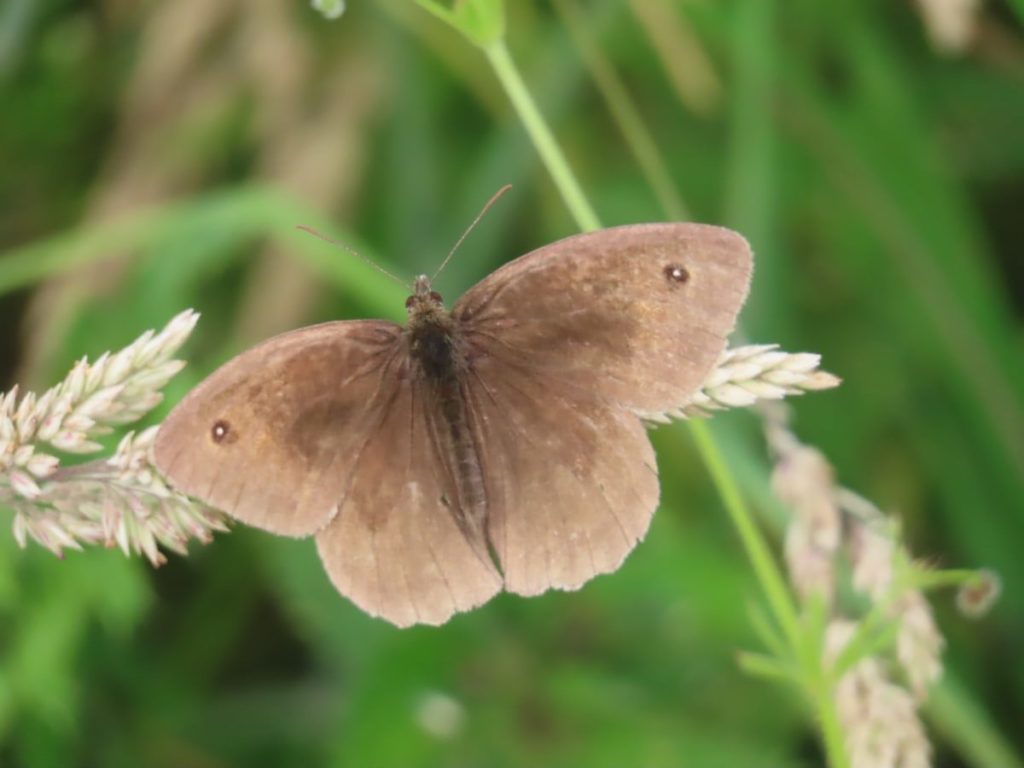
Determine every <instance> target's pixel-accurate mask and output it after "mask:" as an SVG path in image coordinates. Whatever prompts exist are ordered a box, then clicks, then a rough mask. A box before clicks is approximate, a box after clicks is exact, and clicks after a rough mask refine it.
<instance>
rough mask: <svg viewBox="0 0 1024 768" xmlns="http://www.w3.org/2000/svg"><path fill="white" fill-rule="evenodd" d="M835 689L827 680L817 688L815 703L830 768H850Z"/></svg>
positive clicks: (822, 681) (821, 682)
mask: <svg viewBox="0 0 1024 768" xmlns="http://www.w3.org/2000/svg"><path fill="white" fill-rule="evenodd" d="M834 692H835V691H834V687H833V686H832V685H831V684H830V683H828V682H827V681H825V680H821V681H820V682H819V684H818V685H817V686H815V696H814V699H815V701H814V703H815V705H816V707H817V710H818V723H819V725H820V727H821V740H822V743H823V744H824V745H825V756H826V758H827V759H828V765H829V768H850V756H849V753H848V752H847V751H846V741H845V739H844V738H843V726H842V725H841V724H840V722H839V713H838V712H837V711H836V705H835V696H834V695H833V694H834Z"/></svg>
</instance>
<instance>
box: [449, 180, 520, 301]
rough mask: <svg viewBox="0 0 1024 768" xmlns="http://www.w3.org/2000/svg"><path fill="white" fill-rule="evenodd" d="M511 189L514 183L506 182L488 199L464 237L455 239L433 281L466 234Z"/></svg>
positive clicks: (464, 234) (463, 235)
mask: <svg viewBox="0 0 1024 768" xmlns="http://www.w3.org/2000/svg"><path fill="white" fill-rule="evenodd" d="M510 189H512V185H511V184H506V185H505V186H504V187H502V188H501V189H499V190H498V191H497V192H495V193H494V194H493V195H492V196H491V199H490V200H488V201H487V204H486V205H484V207H483V208H482V209H481V211H480V213H478V214H477V215H476V218H475V219H473V223H472V224H470V225H469V226H468V227H466V231H465V232H463V233H462V237H460V238H459V239H458V240H456V241H455V245H453V246H452V249H451V250H450V251H448V255H447V256H445V257H444V261H442V262H441V266H440V267H438V268H437V271H436V272H434V276H433V277H431V278H430V279H431V280H432V281H433V280H435V279H437V276H438V275H439V274H441V270H442V269H444V268H445V265H447V264H448V262H449V261H451V258H452V256H454V255H455V252H456V251H457V250H459V246H460V245H462V241H463V240H465V239H466V235H468V234H469V233H470V232H472V231H473V229H474V228H475V227H476V225H477V224H479V223H480V219H482V218H483V217H484V214H485V213H487V211H489V210H490V208H491V206H492V205H494V204H495V203H496V202H498V198H499V197H501V196H502V195H504V194H505V193H506V192H508V191H509V190H510Z"/></svg>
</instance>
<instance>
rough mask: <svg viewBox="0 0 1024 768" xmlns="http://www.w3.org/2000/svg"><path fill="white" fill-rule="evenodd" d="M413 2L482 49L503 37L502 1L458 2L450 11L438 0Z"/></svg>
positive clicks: (503, 3)
mask: <svg viewBox="0 0 1024 768" xmlns="http://www.w3.org/2000/svg"><path fill="white" fill-rule="evenodd" d="M416 3H417V5H419V6H420V7H421V8H423V9H424V10H425V11H428V12H429V13H431V14H433V15H434V16H435V17H437V18H439V19H441V21H443V22H445V23H446V24H448V25H450V26H451V27H453V28H454V29H456V30H457V31H458V32H461V33H462V34H463V35H465V36H466V38H467V39H468V40H469V41H470V42H471V43H473V45H477V46H479V47H481V48H486V47H488V46H489V45H491V44H492V43H495V42H497V41H498V40H500V39H501V38H502V37H504V35H505V2H504V0H457V1H456V3H455V5H454V6H453V7H451V8H449V7H448V6H445V5H442V4H441V3H439V2H437V0H416Z"/></svg>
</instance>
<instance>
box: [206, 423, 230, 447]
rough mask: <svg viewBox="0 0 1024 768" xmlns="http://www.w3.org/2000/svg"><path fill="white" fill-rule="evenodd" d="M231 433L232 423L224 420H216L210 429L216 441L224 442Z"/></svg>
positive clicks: (211, 435)
mask: <svg viewBox="0 0 1024 768" xmlns="http://www.w3.org/2000/svg"><path fill="white" fill-rule="evenodd" d="M230 434H231V425H230V424H228V423H227V422H226V421H223V420H221V421H218V422H216V423H215V424H214V425H213V427H212V428H211V429H210V437H212V438H213V442H215V443H223V442H224V441H225V440H226V439H227V437H228V435H230Z"/></svg>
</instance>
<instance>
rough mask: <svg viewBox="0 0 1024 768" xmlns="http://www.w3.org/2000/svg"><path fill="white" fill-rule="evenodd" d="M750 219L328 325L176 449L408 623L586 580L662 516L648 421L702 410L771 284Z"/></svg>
mask: <svg viewBox="0 0 1024 768" xmlns="http://www.w3.org/2000/svg"><path fill="white" fill-rule="evenodd" d="M750 272H751V254H750V248H749V246H748V245H747V243H746V241H745V240H744V239H743V238H742V237H740V236H739V235H737V234H736V233H734V232H731V231H729V230H726V229H721V228H719V227H713V226H707V225H701V224H638V225H632V226H625V227H616V228H613V229H605V230H602V231H598V232H592V233H589V234H583V235H577V236H575V237H569V238H566V239H564V240H560V241H558V242H556V243H552V244H551V245H547V246H545V247H543V248H540V249H538V250H536V251H533V252H532V253H529V254H527V255H526V256H523V257H521V258H519V259H516V260H515V261H513V262H511V263H509V264H506V265H505V266H504V267H501V268H500V269H498V270H497V271H495V272H494V273H493V274H491V275H490V276H489V277H487V278H485V279H484V280H483V281H482V282H480V283H478V284H477V285H476V286H475V287H473V288H472V289H471V290H470V291H469V292H468V293H467V294H466V295H465V296H463V297H462V298H461V299H459V301H457V302H456V303H455V306H454V307H453V308H452V309H451V310H450V311H449V310H447V309H445V307H444V305H443V304H442V301H441V296H439V295H438V294H437V293H435V292H434V291H432V290H431V287H430V281H429V280H428V278H427V277H425V276H422V277H419V278H417V280H416V283H415V290H414V293H413V295H412V296H410V297H409V299H408V300H407V301H406V307H407V309H408V313H409V319H408V323H407V324H406V325H405V326H404V327H403V326H400V325H396V324H395V323H391V322H387V321H384V320H352V321H342V322H333V323H325V324H323V325H316V326H312V327H309V328H302V329H300V330H297V331H292V332H290V333H285V334H282V335H280V336H277V337H275V338H272V339H270V340H269V341H265V342H263V343H262V344H259V345H257V346H256V347H253V348H252V349H250V350H248V351H247V352H244V353H242V354H241V355H239V356H238V357H236V358H234V359H233V360H231V361H229V362H228V363H227V364H225V365H224V366H223V367H221V368H220V369H219V370H218V371H216V372H215V373H214V374H212V375H211V376H210V377H209V378H208V379H206V380H205V381H204V382H202V383H201V384H200V385H199V386H197V387H196V388H195V389H194V390H192V392H191V393H190V394H189V395H188V396H187V397H186V398H185V399H184V400H183V401H182V402H181V403H180V404H179V405H178V406H177V407H176V408H175V409H174V410H173V411H172V413H171V415H170V416H169V417H168V419H167V421H166V422H165V423H164V424H163V426H162V427H161V429H160V433H159V435H158V438H157V442H156V462H157V466H158V467H159V469H160V470H161V471H162V472H163V473H164V474H165V475H166V476H167V477H168V478H169V479H170V480H171V482H172V483H173V484H174V485H175V486H176V487H177V488H179V489H180V490H182V491H183V492H185V493H188V494H190V495H192V496H194V497H196V498H198V499H200V500H202V501H204V502H206V503H207V504H210V505H212V506H214V507H217V508H219V509H222V510H224V511H225V512H227V513H228V514H229V515H231V516H232V517H234V518H236V519H238V520H241V521H242V522H244V523H248V524H250V525H254V526H257V527H259V528H263V529H265V530H268V531H271V532H272V533H277V534H282V535H286V536H316V542H317V548H318V550H319V552H320V557H321V559H322V561H323V564H324V567H325V568H326V569H327V572H328V574H329V575H330V578H331V580H332V581H333V582H334V585H335V586H336V587H337V589H338V591H339V592H341V593H342V594H343V595H346V596H347V597H348V598H350V599H351V600H352V601H353V602H354V603H356V605H358V606H359V607H360V608H362V609H363V610H365V611H366V612H367V613H370V614H372V615H374V616H380V617H382V618H384V619H387V620H388V621H390V622H392V623H393V624H397V625H398V626H408V625H410V624H417V623H422V624H441V623H443V622H445V621H446V620H447V619H448V618H450V617H451V616H452V614H454V613H456V612H459V611H465V610H469V609H470V608H474V607H476V606H479V605H480V604H482V603H484V602H485V601H487V600H488V599H490V598H491V597H493V596H494V594H495V593H497V592H498V591H499V590H501V589H502V588H504V589H507V590H508V591H510V592H514V593H516V594H520V595H536V594H539V593H541V592H544V591H545V590H548V589H552V588H555V589H566V590H571V589H577V588H579V587H580V586H581V585H582V584H584V583H585V582H586V581H588V580H589V579H591V578H592V577H594V576H595V575H597V574H601V573H608V572H610V571H614V570H615V569H616V568H618V567H619V565H620V564H621V563H622V561H623V559H624V558H625V557H626V555H627V554H628V553H629V552H630V550H631V549H633V547H634V545H635V544H636V543H637V541H639V540H640V539H641V538H642V537H643V535H644V534H645V532H646V531H647V527H648V524H649V523H650V519H651V515H652V514H653V512H654V509H655V507H656V506H657V504H658V470H657V465H656V464H655V459H654V452H653V450H652V448H651V444H650V442H649V441H648V439H647V435H646V433H645V428H644V424H645V421H647V420H650V419H652V418H656V417H658V416H660V415H662V414H666V413H671V412H673V411H675V410H676V409H678V408H679V407H680V406H682V405H684V404H685V403H686V402H687V401H688V399H689V398H690V397H691V396H692V395H693V394H694V393H695V391H696V390H697V389H698V388H699V387H700V385H701V383H702V382H703V380H704V378H705V377H706V376H707V374H708V373H709V372H710V371H711V369H712V368H713V367H714V365H715V362H716V361H717V359H718V357H719V355H720V354H721V353H722V351H723V349H724V348H725V339H726V336H727V335H728V334H729V332H730V331H731V330H732V328H733V325H734V324H735V321H736V315H737V313H738V312H739V309H740V307H741V306H742V304H743V301H744V299H745V297H746V294H747V289H748V285H749V282H750Z"/></svg>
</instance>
